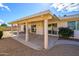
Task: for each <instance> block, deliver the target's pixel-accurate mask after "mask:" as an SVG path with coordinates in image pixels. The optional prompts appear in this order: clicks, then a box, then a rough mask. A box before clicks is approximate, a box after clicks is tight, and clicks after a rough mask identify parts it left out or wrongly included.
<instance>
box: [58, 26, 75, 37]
mask: <svg viewBox="0 0 79 59" xmlns="http://www.w3.org/2000/svg"><path fill="white" fill-rule="evenodd" d="M58 33H59V36H60V37H63V38H69V37H71V36H73V34H74V31H73V30H71V29H69V28H63V27H61V28H59V32H58Z"/></svg>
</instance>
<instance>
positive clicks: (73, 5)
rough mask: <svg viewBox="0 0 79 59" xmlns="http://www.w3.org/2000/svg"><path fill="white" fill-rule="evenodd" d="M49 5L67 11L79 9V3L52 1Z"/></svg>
mask: <svg viewBox="0 0 79 59" xmlns="http://www.w3.org/2000/svg"><path fill="white" fill-rule="evenodd" d="M50 7H54V8H56V9H57V11H63V10H67V11H68V12H71V11H78V10H79V3H53V4H51V5H50Z"/></svg>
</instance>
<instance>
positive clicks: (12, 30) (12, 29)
mask: <svg viewBox="0 0 79 59" xmlns="http://www.w3.org/2000/svg"><path fill="white" fill-rule="evenodd" d="M10 30H11V33H13V24H12V25H11V29H10Z"/></svg>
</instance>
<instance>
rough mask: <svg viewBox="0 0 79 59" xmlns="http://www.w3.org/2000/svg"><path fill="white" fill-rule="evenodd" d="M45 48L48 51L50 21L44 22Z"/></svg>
mask: <svg viewBox="0 0 79 59" xmlns="http://www.w3.org/2000/svg"><path fill="white" fill-rule="evenodd" d="M44 48H45V49H48V20H44Z"/></svg>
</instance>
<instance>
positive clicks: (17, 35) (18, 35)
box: [17, 24, 19, 37]
mask: <svg viewBox="0 0 79 59" xmlns="http://www.w3.org/2000/svg"><path fill="white" fill-rule="evenodd" d="M18 36H19V24H17V37H18Z"/></svg>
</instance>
